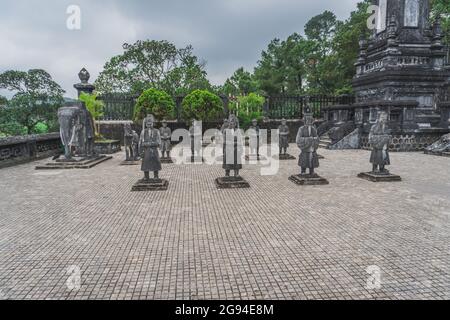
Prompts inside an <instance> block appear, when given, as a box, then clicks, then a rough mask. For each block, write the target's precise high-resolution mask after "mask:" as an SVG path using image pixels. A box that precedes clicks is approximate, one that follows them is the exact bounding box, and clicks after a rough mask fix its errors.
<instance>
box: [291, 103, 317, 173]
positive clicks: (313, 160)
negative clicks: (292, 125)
mask: <svg viewBox="0 0 450 320" xmlns="http://www.w3.org/2000/svg"><path fill="white" fill-rule="evenodd" d="M304 120H305V125H304V126H302V127H300V129H299V130H298V133H297V139H296V142H297V145H298V147H299V148H300V149H301V154H300V158H299V161H298V165H299V166H300V168H301V175H305V174H306V169H309V174H310V176H314V169H315V168H318V167H319V158H318V157H317V149H318V148H319V141H320V138H319V135H318V134H317V130H316V128H315V127H314V126H313V116H312V113H310V112H309V110H307V111H306V113H305V117H304Z"/></svg>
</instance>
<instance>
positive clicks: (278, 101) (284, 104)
mask: <svg viewBox="0 0 450 320" xmlns="http://www.w3.org/2000/svg"><path fill="white" fill-rule="evenodd" d="M354 102H355V97H354V96H352V95H342V96H324V95H319V96H287V95H286V96H271V97H266V104H265V106H264V112H265V114H266V116H267V117H269V118H271V119H282V118H285V119H298V118H302V117H303V111H304V109H305V107H306V106H307V105H309V106H310V107H312V112H313V113H314V115H315V117H317V118H319V117H320V116H321V110H322V108H323V107H326V106H332V105H348V104H353V103H354Z"/></svg>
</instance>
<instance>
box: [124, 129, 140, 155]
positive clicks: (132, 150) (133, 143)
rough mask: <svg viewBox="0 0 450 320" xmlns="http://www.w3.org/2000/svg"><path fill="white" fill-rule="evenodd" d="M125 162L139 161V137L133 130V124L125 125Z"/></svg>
mask: <svg viewBox="0 0 450 320" xmlns="http://www.w3.org/2000/svg"><path fill="white" fill-rule="evenodd" d="M124 142H125V156H126V159H125V161H137V160H138V159H139V152H138V149H139V135H138V134H137V133H136V131H134V130H132V129H131V124H129V123H126V124H125V125H124Z"/></svg>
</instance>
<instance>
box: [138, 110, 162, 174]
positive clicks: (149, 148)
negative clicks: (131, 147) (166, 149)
mask: <svg viewBox="0 0 450 320" xmlns="http://www.w3.org/2000/svg"><path fill="white" fill-rule="evenodd" d="M160 145H161V136H160V132H159V130H158V129H156V128H155V118H154V116H153V115H149V116H147V117H146V118H145V119H144V123H143V130H142V133H141V137H140V140H139V150H140V153H141V156H142V167H141V170H142V171H144V174H145V177H144V181H150V171H152V172H153V173H154V179H155V180H157V179H159V171H161V161H160V159H159V152H158V148H159V146H160Z"/></svg>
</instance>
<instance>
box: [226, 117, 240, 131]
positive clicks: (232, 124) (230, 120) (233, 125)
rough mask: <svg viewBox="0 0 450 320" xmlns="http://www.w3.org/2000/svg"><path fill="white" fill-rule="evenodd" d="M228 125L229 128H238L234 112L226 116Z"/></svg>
mask: <svg viewBox="0 0 450 320" xmlns="http://www.w3.org/2000/svg"><path fill="white" fill-rule="evenodd" d="M228 127H229V128H230V129H237V128H239V120H238V118H237V117H236V116H235V115H234V114H232V115H230V117H229V118H228Z"/></svg>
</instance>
